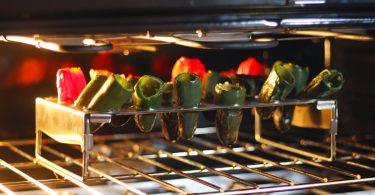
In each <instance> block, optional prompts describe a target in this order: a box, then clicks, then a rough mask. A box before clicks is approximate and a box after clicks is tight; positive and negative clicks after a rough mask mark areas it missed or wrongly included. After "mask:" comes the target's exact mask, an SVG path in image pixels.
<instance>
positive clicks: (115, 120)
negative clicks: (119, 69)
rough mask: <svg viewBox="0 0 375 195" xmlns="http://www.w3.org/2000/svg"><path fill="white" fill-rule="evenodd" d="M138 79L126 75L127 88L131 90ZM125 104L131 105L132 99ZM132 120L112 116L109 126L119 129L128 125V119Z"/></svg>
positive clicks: (123, 116) (128, 117)
mask: <svg viewBox="0 0 375 195" xmlns="http://www.w3.org/2000/svg"><path fill="white" fill-rule="evenodd" d="M138 80H139V77H136V76H133V75H128V76H127V77H126V81H127V82H128V83H129V86H131V88H134V86H135V84H136V83H137V82H138ZM125 104H128V105H131V104H133V100H132V98H130V99H129V101H128V102H127V103H125ZM131 118H132V116H131V115H112V117H111V125H112V126H113V127H115V128H120V127H123V126H125V125H126V124H128V122H129V121H130V119H131Z"/></svg>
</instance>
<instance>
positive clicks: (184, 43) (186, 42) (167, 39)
mask: <svg viewBox="0 0 375 195" xmlns="http://www.w3.org/2000/svg"><path fill="white" fill-rule="evenodd" d="M133 38H136V39H148V40H154V41H162V42H165V43H170V44H176V45H182V46H186V47H193V48H201V49H206V47H204V46H203V45H202V44H200V43H198V42H194V41H189V40H184V39H180V38H177V37H170V36H151V37H149V36H133Z"/></svg>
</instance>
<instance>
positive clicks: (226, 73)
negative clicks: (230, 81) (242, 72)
mask: <svg viewBox="0 0 375 195" xmlns="http://www.w3.org/2000/svg"><path fill="white" fill-rule="evenodd" d="M219 74H220V76H222V77H230V76H235V75H236V70H234V69H229V70H226V71H222V72H220V73H219Z"/></svg>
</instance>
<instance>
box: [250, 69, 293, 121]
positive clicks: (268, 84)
mask: <svg viewBox="0 0 375 195" xmlns="http://www.w3.org/2000/svg"><path fill="white" fill-rule="evenodd" d="M294 86H295V78H294V76H293V74H292V72H291V71H289V70H288V69H287V68H285V67H284V66H282V65H281V64H280V63H275V64H274V66H273V67H272V70H271V72H270V74H269V76H268V78H267V80H266V81H265V82H264V84H263V86H262V89H261V91H260V93H259V100H260V101H261V102H273V101H278V100H281V101H283V100H285V98H286V96H287V95H289V93H290V92H291V91H292V90H293V87H294ZM274 109H275V108H274V107H267V108H257V109H256V110H257V112H258V114H259V115H260V117H261V118H263V119H269V118H270V117H271V116H272V113H273V111H274Z"/></svg>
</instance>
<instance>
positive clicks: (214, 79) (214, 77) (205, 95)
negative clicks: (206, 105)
mask: <svg viewBox="0 0 375 195" xmlns="http://www.w3.org/2000/svg"><path fill="white" fill-rule="evenodd" d="M221 80H222V77H221V76H220V74H219V73H217V72H214V71H212V70H209V71H208V72H207V74H206V76H205V77H204V80H203V83H202V99H204V100H209V99H212V98H213V97H214V92H215V86H216V84H218V83H220V81H221Z"/></svg>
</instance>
